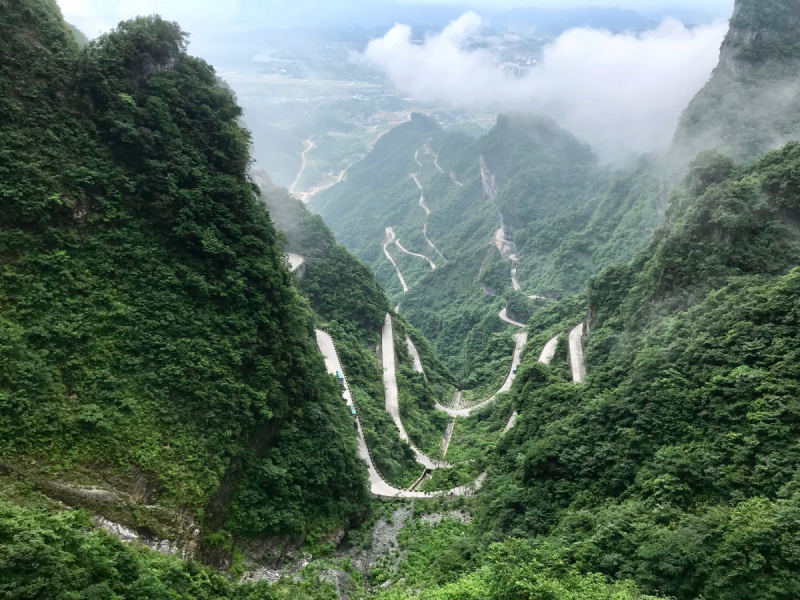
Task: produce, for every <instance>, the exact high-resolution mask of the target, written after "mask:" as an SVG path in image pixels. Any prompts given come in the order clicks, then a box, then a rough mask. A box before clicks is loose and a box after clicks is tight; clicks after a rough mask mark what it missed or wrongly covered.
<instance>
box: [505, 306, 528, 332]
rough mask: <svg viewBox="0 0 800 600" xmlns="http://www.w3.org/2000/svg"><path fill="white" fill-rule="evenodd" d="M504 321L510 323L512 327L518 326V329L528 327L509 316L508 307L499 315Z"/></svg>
mask: <svg viewBox="0 0 800 600" xmlns="http://www.w3.org/2000/svg"><path fill="white" fill-rule="evenodd" d="M498 316H499V317H500V319H501V320H502V321H505V322H506V323H510V324H511V325H516V326H517V327H527V325H525V323H520V322H519V321H515V320H514V319H511V318H510V317H509V316H508V307H507V306H506V307H505V308H504V309H503V310H501V311H500V314H499V315H498Z"/></svg>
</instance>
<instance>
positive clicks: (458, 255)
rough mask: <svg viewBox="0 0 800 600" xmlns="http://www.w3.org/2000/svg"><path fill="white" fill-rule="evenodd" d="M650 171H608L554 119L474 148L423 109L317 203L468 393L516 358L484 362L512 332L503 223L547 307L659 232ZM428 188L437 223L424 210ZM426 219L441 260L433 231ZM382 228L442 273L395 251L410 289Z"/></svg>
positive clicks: (529, 120) (514, 126)
mask: <svg viewBox="0 0 800 600" xmlns="http://www.w3.org/2000/svg"><path fill="white" fill-rule="evenodd" d="M481 158H483V159H484V161H485V164H486V166H487V168H488V171H489V173H490V174H491V175H493V176H494V178H495V180H496V181H497V192H496V196H495V199H494V200H491V199H489V198H487V197H486V194H485V192H484V186H483V180H482V174H481V167H480V159H481ZM435 159H436V160H435ZM417 162H419V163H421V164H422V166H420V165H419V164H417ZM654 163H655V161H654V160H653V159H650V158H646V157H645V158H642V159H641V161H640V163H639V164H637V165H636V166H635V167H634V168H632V169H629V170H627V171H623V172H614V171H611V170H609V169H608V168H606V167H602V166H600V165H599V164H598V161H597V157H596V156H595V155H594V154H593V153H592V151H591V149H590V148H588V147H587V146H586V145H584V144H581V143H580V141H579V140H578V139H577V138H575V136H573V135H572V134H571V133H569V132H567V131H565V130H564V129H562V128H561V127H559V126H558V125H557V124H556V123H555V122H554V121H552V120H549V119H546V118H544V117H536V118H534V117H529V116H525V115H518V114H517V115H501V116H500V117H499V118H498V122H497V125H496V126H495V127H494V128H493V129H492V130H491V131H490V132H489V133H488V134H486V135H485V136H483V137H481V138H479V139H477V140H475V139H471V138H469V137H467V136H465V135H463V134H458V133H447V132H445V131H443V130H442V129H441V128H439V126H438V125H437V124H436V123H435V122H433V121H432V120H431V119H428V118H427V117H425V116H423V115H418V114H415V115H413V116H412V119H411V122H410V123H407V124H405V125H402V126H400V127H397V128H396V129H394V130H393V131H391V132H390V133H388V134H387V135H385V136H383V137H382V138H381V140H380V141H379V142H378V143H377V144H376V147H375V149H374V150H373V151H372V152H371V153H370V154H369V156H367V158H366V159H364V160H363V161H362V162H361V163H359V164H357V165H354V166H353V167H352V168H351V169H350V171H349V173H348V178H347V180H346V181H345V182H343V183H342V184H340V185H337V186H335V187H334V188H332V189H330V190H327V191H326V192H323V193H322V194H320V195H319V196H318V197H316V198H314V199H313V200H312V202H311V208H312V209H313V210H314V211H316V212H318V213H319V214H320V215H321V216H322V217H323V218H324V219H325V222H326V223H328V224H329V225H330V226H331V228H332V229H333V231H334V233H336V235H337V237H338V238H339V239H340V240H341V241H342V242H343V243H344V244H345V245H346V246H347V247H348V248H349V249H350V250H351V251H353V252H354V253H355V254H356V255H358V256H359V257H360V258H361V259H362V260H364V261H365V262H366V263H367V264H368V265H369V266H371V267H372V268H373V269H374V271H375V273H376V276H377V277H378V280H379V281H380V282H381V284H382V285H383V286H384V288H385V289H386V290H387V292H388V293H389V294H390V297H391V298H392V300H393V301H396V302H399V303H400V306H401V312H403V314H404V315H405V316H406V317H407V318H408V320H409V321H410V322H411V323H412V324H413V325H415V326H416V327H418V328H419V329H420V330H421V331H422V332H423V333H424V334H425V335H426V336H427V337H428V338H429V339H430V340H431V341H432V342H433V343H434V347H435V348H436V351H437V353H438V354H439V356H440V357H441V358H442V360H443V361H444V363H445V364H446V365H447V366H448V367H449V368H450V369H451V371H452V372H453V374H454V375H455V376H456V378H457V380H458V381H459V384H460V386H461V387H463V388H465V389H472V388H475V387H480V386H482V385H487V384H488V381H487V378H486V377H484V376H480V375H478V374H476V372H475V369H474V367H475V365H478V364H485V363H486V362H487V359H488V361H489V362H492V361H494V360H507V358H508V353H504V352H498V353H492V354H491V355H490V356H488V357H487V356H486V355H485V348H486V345H485V341H486V339H487V336H488V335H491V334H492V333H498V332H500V331H502V330H503V329H504V328H505V327H504V324H503V323H501V322H500V321H499V320H498V319H497V317H496V315H497V313H498V312H499V310H501V308H502V302H501V301H498V300H497V299H496V298H497V296H503V295H508V294H512V293H513V292H514V288H513V286H512V282H511V277H510V272H511V267H512V265H511V262H510V261H509V260H507V259H506V258H503V257H501V255H500V253H499V252H497V251H496V250H495V249H494V246H493V245H492V244H491V240H492V237H493V235H494V233H495V231H496V230H497V229H498V228H499V227H500V225H501V222H502V223H503V224H504V226H505V229H506V230H507V231H508V232H509V233H510V234H511V235H512V236H513V239H514V242H515V243H516V248H517V254H518V257H519V262H518V264H517V277H518V279H519V282H520V285H521V287H522V289H523V291H525V292H526V293H527V294H531V295H541V296H547V297H550V298H561V297H563V296H564V295H565V294H570V293H577V292H580V291H581V289H582V288H583V286H584V284H585V281H586V279H587V278H588V277H589V276H591V275H594V274H596V273H598V272H599V271H600V270H601V269H602V268H603V267H605V266H608V265H609V264H614V263H617V262H624V261H626V260H629V259H631V258H632V257H633V256H634V254H635V253H636V252H637V251H638V250H641V249H642V248H643V247H644V246H645V245H646V243H647V241H648V240H649V238H650V236H651V235H652V232H653V231H654V229H655V227H656V225H657V223H658V220H659V218H660V214H661V212H663V206H662V205H663V204H664V199H663V198H662V196H661V182H660V179H659V173H658V170H657V169H656V166H655V164H654ZM437 164H438V168H437ZM413 173H417V174H418V176H417V178H418V180H419V181H420V183H421V185H422V187H423V190H422V191H420V190H419V188H418V187H417V185H416V183H415V181H414V179H413V178H412V177H411V176H410V174H413ZM451 173H453V177H451V175H450V174H451ZM421 193H422V194H424V197H425V202H426V205H427V206H428V207H429V208H430V210H431V211H432V213H431V215H430V217H429V218H428V217H426V214H425V211H424V210H423V209H422V208H421V207H420V206H419V200H420V194H421ZM426 219H427V224H428V227H427V232H428V236H429V238H430V239H432V240H433V242H434V244H435V245H436V247H437V249H438V251H440V252H441V255H439V254H438V253H437V252H436V251H435V250H434V249H432V248H431V247H430V246H429V244H428V243H427V241H426V240H425V238H424V236H423V226H424V225H425V223H426ZM384 227H393V229H394V231H395V233H396V234H397V235H398V237H399V239H400V241H401V242H402V244H403V246H404V247H405V248H407V249H409V250H410V251H412V252H416V253H420V254H424V255H426V256H427V257H428V258H429V259H431V260H432V261H433V262H434V263H436V264H437V267H438V268H437V269H436V270H435V271H432V270H431V269H430V268H428V266H427V265H426V264H425V262H424V261H422V260H420V259H418V258H414V257H410V256H408V255H405V254H402V253H400V252H398V251H397V250H396V249H395V247H394V246H393V245H390V247H389V250H390V251H391V253H392V255H393V258H394V259H395V261H396V262H397V263H398V265H399V267H400V269H401V271H402V273H403V275H404V277H405V279H406V281H407V282H408V285H409V288H410V291H409V293H407V294H403V293H402V289H401V287H400V284H399V280H398V278H397V275H396V274H395V270H394V267H393V266H392V265H391V263H390V262H389V261H388V260H387V259H386V257H385V255H384V252H383V247H382V244H383V242H382V240H383V237H384V231H383V230H384ZM445 259H446V260H445ZM491 315H494V316H491ZM464 339H470V340H475V341H474V342H472V341H470V342H468V343H467V344H463V343H462V340H464ZM506 350H508V347H507V348H506ZM508 352H510V350H508Z"/></svg>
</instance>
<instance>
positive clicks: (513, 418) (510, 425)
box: [503, 411, 519, 433]
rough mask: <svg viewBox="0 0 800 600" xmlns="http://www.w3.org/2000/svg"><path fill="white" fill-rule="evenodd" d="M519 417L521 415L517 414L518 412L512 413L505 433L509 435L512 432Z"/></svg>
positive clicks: (504, 430)
mask: <svg viewBox="0 0 800 600" xmlns="http://www.w3.org/2000/svg"><path fill="white" fill-rule="evenodd" d="M518 416H519V413H517V411H514V412H513V413H511V417H510V418H509V419H508V423H506V426H505V429H503V433H508V432H509V431H511V429H512V428H513V427H514V425H516V424H517V417H518Z"/></svg>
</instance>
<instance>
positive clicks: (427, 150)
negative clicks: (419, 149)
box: [425, 144, 444, 173]
mask: <svg viewBox="0 0 800 600" xmlns="http://www.w3.org/2000/svg"><path fill="white" fill-rule="evenodd" d="M425 153H426V154H430V155H431V156H432V157H433V164H434V165H436V168H437V169H439V173H444V171H443V170H442V167H440V166H439V155H438V154H436V153H434V151H433V150H432V149H431V147H430V146H428V144H425Z"/></svg>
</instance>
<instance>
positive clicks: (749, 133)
mask: <svg viewBox="0 0 800 600" xmlns="http://www.w3.org/2000/svg"><path fill="white" fill-rule="evenodd" d="M799 13H800V9H798V6H797V3H796V2H793V1H790V0H779V1H775V2H767V3H762V2H758V1H757V0H752V1H750V0H740V1H738V2H736V7H735V10H734V14H733V17H732V18H731V26H730V30H729V32H728V35H727V36H726V37H725V40H724V42H723V44H722V50H721V54H720V63H719V65H718V66H717V68H716V69H715V70H714V73H713V75H712V76H711V79H710V81H709V82H708V83H707V84H706V86H705V87H704V88H703V89H702V90H701V91H700V93H698V94H697V96H695V98H694V99H693V100H692V102H691V103H690V104H689V107H688V108H687V109H686V111H685V112H684V114H683V116H682V118H681V121H680V123H679V125H678V131H677V133H676V135H675V141H674V144H673V150H672V152H671V153H670V157H669V158H670V161H671V162H673V163H675V166H673V168H677V169H679V170H680V169H682V168H683V167H684V166H685V165H686V162H687V161H688V160H691V158H692V157H694V156H696V155H697V154H698V153H699V152H701V151H703V150H708V149H711V148H719V149H720V150H721V151H723V152H725V153H726V154H730V155H731V156H733V157H734V158H736V159H737V160H743V161H751V160H754V159H756V158H758V157H759V156H761V155H762V154H764V153H765V152H768V151H770V150H775V149H776V148H779V147H781V146H783V145H784V144H785V143H786V142H788V141H790V140H797V139H800V118H798V108H799V107H800V89H798V84H797V70H798V67H799V66H800V34H798V31H800V14H799ZM681 175H682V174H681Z"/></svg>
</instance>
